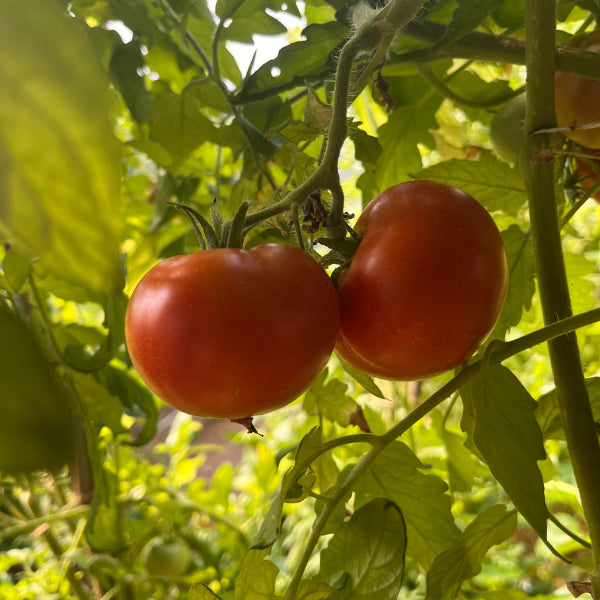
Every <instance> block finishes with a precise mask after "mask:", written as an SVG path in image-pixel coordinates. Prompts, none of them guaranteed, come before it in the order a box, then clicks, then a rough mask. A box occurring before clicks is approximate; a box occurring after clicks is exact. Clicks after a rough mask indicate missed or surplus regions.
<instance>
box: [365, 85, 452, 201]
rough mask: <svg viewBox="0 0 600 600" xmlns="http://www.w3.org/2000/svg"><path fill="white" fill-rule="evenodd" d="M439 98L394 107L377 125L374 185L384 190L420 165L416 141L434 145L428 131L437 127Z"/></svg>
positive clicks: (416, 169)
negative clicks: (377, 149)
mask: <svg viewBox="0 0 600 600" xmlns="http://www.w3.org/2000/svg"><path fill="white" fill-rule="evenodd" d="M439 104H440V99H439V98H438V97H437V96H435V97H433V98H430V99H429V100H427V101H424V102H423V101H421V102H418V103H416V104H410V105H404V106H400V107H399V108H397V109H396V110H394V111H393V112H392V113H391V115H390V116H389V119H388V121H387V123H385V124H383V125H382V126H381V127H380V128H379V143H380V145H381V149H382V152H381V156H380V157H379V160H378V161H377V165H376V182H377V188H378V189H379V190H380V191H383V190H385V189H387V188H389V187H391V186H392V185H396V184H397V183H399V182H401V181H406V180H407V179H409V178H410V177H411V174H412V173H417V172H418V171H420V170H421V168H422V163H421V154H420V152H419V149H418V147H417V144H423V143H427V141H429V143H430V144H431V146H432V147H434V142H433V138H432V136H431V134H430V133H429V131H430V130H432V129H435V128H436V127H437V123H436V120H435V112H436V110H437V109H438V106H439Z"/></svg>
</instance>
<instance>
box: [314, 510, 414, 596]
mask: <svg viewBox="0 0 600 600" xmlns="http://www.w3.org/2000/svg"><path fill="white" fill-rule="evenodd" d="M405 550H406V527H405V525H404V519H403V518H402V513H401V511H400V509H399V508H398V506H396V504H394V503H393V502H391V501H390V500H387V499H385V498H376V499H374V500H371V501H370V502H369V503H367V504H365V505H363V506H361V507H360V508H359V509H358V510H357V511H356V512H355V513H354V514H353V515H352V518H351V519H350V520H349V521H348V522H347V523H345V524H344V525H343V526H342V527H341V528H340V529H339V530H338V531H337V532H336V533H335V534H334V536H333V538H332V539H331V540H330V542H329V544H328V545H327V547H326V548H325V549H324V550H323V551H322V552H321V571H320V573H319V579H324V580H325V581H327V583H329V585H331V586H332V587H338V586H339V584H340V582H341V581H344V579H346V584H345V586H344V588H343V590H342V591H340V592H339V593H338V594H335V595H334V596H333V597H334V598H336V599H337V598H339V599H340V600H341V599H342V598H348V599H352V600H360V599H365V600H367V599H368V600H395V599H396V598H397V597H398V592H399V591H400V586H401V585H402V575H403V573H404V554H405Z"/></svg>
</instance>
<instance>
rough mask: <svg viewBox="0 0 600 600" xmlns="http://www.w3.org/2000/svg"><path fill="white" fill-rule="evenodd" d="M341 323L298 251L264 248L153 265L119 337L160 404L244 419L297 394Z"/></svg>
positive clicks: (329, 289) (331, 297)
mask: <svg viewBox="0 0 600 600" xmlns="http://www.w3.org/2000/svg"><path fill="white" fill-rule="evenodd" d="M338 326H339V316H338V307H337V299H336V295H335V289H334V287H333V284H332V283H331V280H330V279H329V277H328V275H327V274H326V273H325V271H324V270H323V269H322V267H321V266H320V265H319V264H318V263H317V262H316V261H315V260H314V259H313V258H312V257H310V256H309V255H308V254H307V253H305V252H304V251H302V250H300V249H299V248H297V247H294V246H289V245H287V244H264V245H261V246H257V247H255V248H252V249H251V250H243V249H235V248H221V249H214V250H207V251H204V252H198V253H195V254H190V255H186V256H177V257H172V258H169V259H166V260H164V261H163V262H161V263H159V264H158V265H156V266H155V267H154V268H152V269H151V270H150V271H149V272H148V273H147V274H146V275H145V276H144V277H143V278H142V280H141V281H140V283H139V284H138V285H137V287H136V289H135V290H134V292H133V294H132V297H131V300H130V303H129V306H128V309H127V315H126V326H125V332H126V340H127V347H128V350H129V354H130V357H131V360H132V362H133V364H134V366H135V367H136V369H137V371H138V373H139V374H140V376H141V377H142V379H143V380H144V381H145V382H146V383H147V384H148V386H149V387H150V388H151V389H152V390H153V391H154V392H155V393H156V394H157V395H158V396H159V397H160V398H162V399H163V400H164V401H165V402H167V403H168V404H170V405H172V406H174V407H175V408H177V409H179V410H182V411H184V412H187V413H191V414H193V415H197V416H204V417H221V418H229V419H242V418H245V417H249V416H252V415H255V414H258V413H263V412H266V411H270V410H273V409H275V408H279V407H281V406H283V405H285V404H287V403H289V402H291V401H292V400H294V399H295V398H297V397H298V396H299V395H300V394H302V392H304V391H305V390H306V389H307V388H308V387H309V386H310V384H311V383H312V381H313V380H314V379H315V378H316V376H317V375H318V374H319V372H320V371H321V370H322V369H323V367H324V366H325V364H326V363H327V360H328V359H329V356H330V354H331V352H332V349H333V346H334V343H335V339H336V336H337V333H338Z"/></svg>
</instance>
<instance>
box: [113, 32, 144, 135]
mask: <svg viewBox="0 0 600 600" xmlns="http://www.w3.org/2000/svg"><path fill="white" fill-rule="evenodd" d="M144 66H145V64H144V56H143V55H142V52H141V50H140V47H139V46H138V44H136V43H135V42H130V43H128V44H123V43H118V44H117V45H116V47H115V49H114V51H113V55H112V57H111V60H110V67H109V69H110V77H111V79H112V82H113V83H114V85H115V87H116V88H117V89H118V90H119V92H120V93H121V96H122V97H123V100H124V101H125V104H126V105H127V108H128V109H129V112H130V113H131V116H132V117H133V118H134V119H135V120H136V121H137V122H138V123H147V122H148V120H149V118H150V115H149V112H150V106H151V105H152V97H151V96H150V92H149V91H148V90H147V89H146V85H145V82H144V77H143V74H142V69H143V68H144Z"/></svg>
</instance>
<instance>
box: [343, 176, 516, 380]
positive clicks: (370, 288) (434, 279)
mask: <svg viewBox="0 0 600 600" xmlns="http://www.w3.org/2000/svg"><path fill="white" fill-rule="evenodd" d="M355 229H356V231H357V233H359V234H360V235H361V236H362V239H361V242H360V245H359V247H358V250H357V251H356V254H355V255H354V258H353V260H352V263H351V264H350V267H349V268H348V270H347V271H345V272H344V273H343V274H342V276H341V277H340V281H339V283H338V297H339V301H340V317H341V333H340V337H339V338H338V342H337V344H336V352H337V354H338V355H339V356H340V357H341V358H342V359H344V360H346V361H347V362H348V363H350V364H351V365H352V366H354V367H356V368H358V369H360V370H362V371H364V372H365V373H368V374H370V375H373V376H376V377H382V378H385V379H396V380H413V379H423V378H426V377H430V376H433V375H436V374H438V373H442V372H444V371H447V370H449V369H452V368H453V367H456V366H458V365H460V364H461V363H462V362H464V361H465V360H466V359H467V358H468V357H469V356H470V355H471V354H472V353H473V351H474V350H475V349H476V348H477V347H478V346H480V345H481V343H482V342H483V341H484V340H485V339H486V337H487V336H488V335H489V334H490V332H491V330H492V329H493V327H494V325H495V323H496V321H497V319H498V316H499V314H500V310H501V309H502V304H503V302H504V298H505V295H506V290H507V286H508V262H507V257H506V250H505V248H504V243H503V241H502V237H501V236H500V233H499V232H498V229H497V227H496V225H495V223H494V221H493V220H492V218H491V217H490V215H489V214H488V213H487V212H486V210H485V209H484V208H483V207H482V206H481V205H480V204H479V203H478V202H477V201H476V200H474V199H473V198H472V197H471V196H469V195H468V194H466V193H465V192H463V191H461V190H459V189H457V188H454V187H452V186H449V185H445V184H441V183H436V182H433V181H409V182H406V183H400V184H398V185H395V186H393V187H391V188H389V189H387V190H385V191H384V192H382V193H381V194H379V195H378V196H377V197H376V198H374V199H373V200H372V201H371V202H370V203H369V205H368V206H367V207H366V209H365V211H364V212H363V214H362V215H361V216H360V218H359V219H358V222H357V223H356V228H355Z"/></svg>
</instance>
